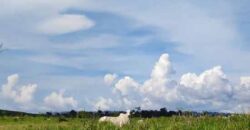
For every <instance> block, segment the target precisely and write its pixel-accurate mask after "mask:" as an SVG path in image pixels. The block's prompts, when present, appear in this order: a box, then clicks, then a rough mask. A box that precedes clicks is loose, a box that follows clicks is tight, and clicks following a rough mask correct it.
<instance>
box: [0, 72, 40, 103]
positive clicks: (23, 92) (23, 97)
mask: <svg viewBox="0 0 250 130" xmlns="http://www.w3.org/2000/svg"><path fill="white" fill-rule="evenodd" d="M18 80H19V75H18V74H13V75H10V76H8V78H7V83H6V84H4V85H2V89H1V95H2V96H3V97H4V98H7V99H11V100H13V101H14V102H16V103H20V104H26V103H30V102H31V100H32V99H33V94H34V93H35V91H36V88H37V85H36V84H29V85H25V86H22V87H20V88H19V89H15V88H14V87H15V86H16V84H17V83H18Z"/></svg>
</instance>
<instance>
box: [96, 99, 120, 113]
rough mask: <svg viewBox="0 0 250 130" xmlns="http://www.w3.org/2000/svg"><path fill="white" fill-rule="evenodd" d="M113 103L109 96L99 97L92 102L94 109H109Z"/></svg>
mask: <svg viewBox="0 0 250 130" xmlns="http://www.w3.org/2000/svg"><path fill="white" fill-rule="evenodd" d="M113 105H115V104H114V102H113V100H112V99H111V98H103V97H100V98H99V99H98V101H97V102H96V103H95V104H94V108H95V109H96V110H109V109H111V107H112V106H113Z"/></svg>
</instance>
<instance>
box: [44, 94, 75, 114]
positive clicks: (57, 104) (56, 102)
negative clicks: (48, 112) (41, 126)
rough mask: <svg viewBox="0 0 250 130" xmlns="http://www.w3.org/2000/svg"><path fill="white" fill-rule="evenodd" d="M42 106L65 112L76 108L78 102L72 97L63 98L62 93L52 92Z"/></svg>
mask: <svg viewBox="0 0 250 130" xmlns="http://www.w3.org/2000/svg"><path fill="white" fill-rule="evenodd" d="M44 104H45V106H46V107H47V108H49V109H52V110H67V109H72V108H77V105H78V102H77V101H76V100H75V99H74V98H73V97H65V96H64V92H63V91H60V92H59V93H57V92H52V93H51V94H50V95H48V96H47V97H45V98H44Z"/></svg>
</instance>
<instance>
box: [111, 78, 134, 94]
mask: <svg viewBox="0 0 250 130" xmlns="http://www.w3.org/2000/svg"><path fill="white" fill-rule="evenodd" d="M138 87H139V84H138V83H137V82H136V81H134V80H133V79H132V78H130V77H129V76H126V77H124V78H123V79H121V80H119V81H118V82H117V83H116V84H115V89H114V90H115V91H118V92H120V93H121V94H122V95H123V96H125V95H128V94H129V93H131V92H132V91H138V90H137V89H138Z"/></svg>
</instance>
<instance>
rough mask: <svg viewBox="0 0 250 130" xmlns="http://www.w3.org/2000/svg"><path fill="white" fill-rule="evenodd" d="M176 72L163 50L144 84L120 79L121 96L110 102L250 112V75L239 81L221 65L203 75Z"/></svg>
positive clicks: (129, 104)
mask: <svg viewBox="0 0 250 130" xmlns="http://www.w3.org/2000/svg"><path fill="white" fill-rule="evenodd" d="M174 72H175V70H174V69H173V66H172V63H171V61H170V59H169V56H168V54H162V55H161V56H160V58H159V60H158V61H157V62H156V64H155V66H154V68H153V70H152V73H151V76H150V78H149V79H148V80H145V81H144V82H143V83H142V84H139V83H138V82H137V81H135V80H134V79H132V78H131V77H128V76H125V77H124V78H122V79H120V80H118V81H117V83H116V84H115V85H114V88H113V91H115V92H116V93H115V94H117V95H120V96H118V97H120V98H118V99H114V100H112V102H109V106H114V107H120V108H122V109H124V108H128V107H130V108H133V107H135V105H137V106H141V107H142V108H144V109H156V108H160V107H168V108H172V109H177V108H183V109H191V110H198V111H202V110H209V111H227V112H249V110H250V104H249V102H250V100H249V99H250V95H249V93H250V77H241V79H240V83H239V84H233V83H232V82H230V80H229V79H228V78H227V76H226V75H225V74H224V72H223V69H222V67H221V66H215V67H213V68H211V69H209V70H206V71H204V72H202V73H201V74H199V75H197V74H195V73H186V74H183V75H182V76H181V78H180V80H174V79H172V78H171V77H172V76H171V75H173V74H174ZM128 95H129V96H128ZM135 95H136V96H135ZM102 100H103V101H105V100H106V99H104V98H103V99H102ZM114 104H115V105H114ZM106 108H107V109H108V107H106Z"/></svg>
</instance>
